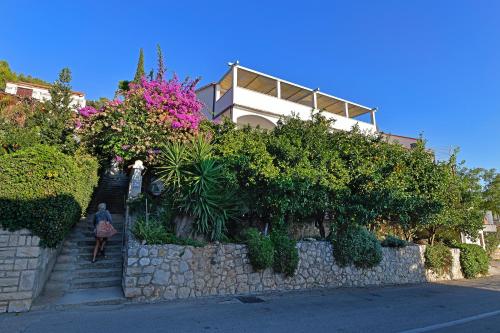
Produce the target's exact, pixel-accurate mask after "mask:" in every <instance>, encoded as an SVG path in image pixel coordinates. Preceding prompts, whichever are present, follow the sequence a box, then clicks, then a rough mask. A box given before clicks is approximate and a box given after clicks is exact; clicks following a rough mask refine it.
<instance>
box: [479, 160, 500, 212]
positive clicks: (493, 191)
mask: <svg viewBox="0 0 500 333" xmlns="http://www.w3.org/2000/svg"><path fill="white" fill-rule="evenodd" d="M481 178H482V181H483V182H484V189H483V207H484V209H485V210H491V211H492V212H493V214H495V215H500V173H498V172H496V170H495V169H491V170H482V173H481Z"/></svg>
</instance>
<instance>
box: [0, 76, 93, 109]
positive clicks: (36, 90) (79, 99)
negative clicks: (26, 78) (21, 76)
mask: <svg viewBox="0 0 500 333" xmlns="http://www.w3.org/2000/svg"><path fill="white" fill-rule="evenodd" d="M18 87H22V88H26V89H31V90H32V91H33V92H32V95H31V97H32V98H34V99H36V100H39V101H42V102H43V101H48V100H50V93H49V90H48V89H45V88H40V87H34V86H31V85H23V84H21V83H12V82H8V83H7V84H6V86H5V92H6V93H7V94H12V95H16V94H17V88H18ZM70 105H71V106H72V107H74V108H76V109H78V108H81V107H84V106H85V105H86V100H85V96H80V95H78V94H72V95H71V103H70Z"/></svg>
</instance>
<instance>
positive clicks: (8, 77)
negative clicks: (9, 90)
mask: <svg viewBox="0 0 500 333" xmlns="http://www.w3.org/2000/svg"><path fill="white" fill-rule="evenodd" d="M18 81H22V82H27V83H38V84H45V85H49V83H47V82H46V81H44V80H41V79H38V78H35V77H32V76H31V75H24V74H19V75H18V74H16V73H15V72H13V71H12V70H11V69H10V66H9V63H8V62H7V61H5V60H0V90H4V89H5V84H6V82H18Z"/></svg>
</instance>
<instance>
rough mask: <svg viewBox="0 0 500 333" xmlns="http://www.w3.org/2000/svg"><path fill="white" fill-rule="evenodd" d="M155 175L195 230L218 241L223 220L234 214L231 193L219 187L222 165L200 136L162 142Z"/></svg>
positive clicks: (222, 232)
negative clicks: (182, 142) (187, 143)
mask: <svg viewBox="0 0 500 333" xmlns="http://www.w3.org/2000/svg"><path fill="white" fill-rule="evenodd" d="M158 170H159V172H158V174H159V176H160V178H161V179H162V180H163V181H164V182H165V185H166V186H167V187H168V188H170V189H171V192H172V195H174V196H175V197H174V200H175V202H176V206H177V208H178V210H179V212H180V213H182V214H185V215H188V216H192V217H194V226H195V228H196V231H197V232H199V233H203V234H205V235H207V236H209V237H210V239H212V240H219V239H221V237H222V236H223V234H224V232H225V230H226V222H227V221H228V220H229V219H231V218H234V217H235V216H236V215H237V212H238V209H237V205H236V201H235V199H234V198H235V196H234V195H233V192H232V191H231V190H230V189H228V188H226V187H224V186H223V183H224V182H223V169H222V164H221V163H220V162H218V161H216V160H215V159H214V158H213V157H212V151H211V145H210V142H209V141H208V140H206V139H204V138H202V137H198V138H197V139H194V140H193V141H192V142H191V143H190V144H189V145H187V146H184V145H183V144H179V143H171V144H167V145H165V147H164V149H163V154H162V156H161V157H160V166H159V167H158Z"/></svg>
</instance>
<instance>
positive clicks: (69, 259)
mask: <svg viewBox="0 0 500 333" xmlns="http://www.w3.org/2000/svg"><path fill="white" fill-rule="evenodd" d="M76 259H77V258H76V257H75V256H73V255H69V254H63V255H59V256H58V257H57V260H56V264H65V263H76Z"/></svg>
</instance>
